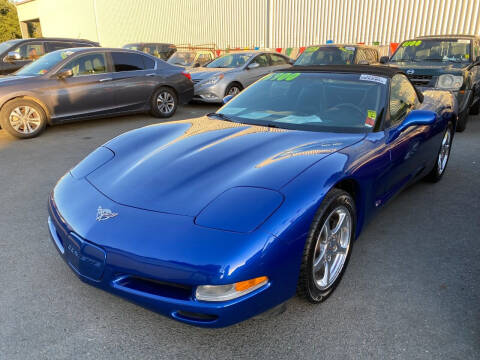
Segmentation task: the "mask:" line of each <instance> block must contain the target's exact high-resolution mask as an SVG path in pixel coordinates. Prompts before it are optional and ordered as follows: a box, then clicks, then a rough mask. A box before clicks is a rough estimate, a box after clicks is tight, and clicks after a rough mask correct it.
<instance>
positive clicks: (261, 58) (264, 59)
mask: <svg viewBox="0 0 480 360" xmlns="http://www.w3.org/2000/svg"><path fill="white" fill-rule="evenodd" d="M253 63H257V64H259V65H260V67H267V66H270V62H269V61H268V56H267V54H262V55H258V56H257V57H256V58H255V59H254V60H253V61H252V64H253Z"/></svg>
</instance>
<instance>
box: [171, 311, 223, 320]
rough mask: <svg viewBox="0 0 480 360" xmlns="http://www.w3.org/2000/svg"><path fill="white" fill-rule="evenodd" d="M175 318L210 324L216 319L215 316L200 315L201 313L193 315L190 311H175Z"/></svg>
mask: <svg viewBox="0 0 480 360" xmlns="http://www.w3.org/2000/svg"><path fill="white" fill-rule="evenodd" d="M175 315H176V317H178V318H181V319H185V320H193V321H202V322H212V321H215V320H217V319H218V316H216V315H209V314H201V313H194V312H190V311H182V310H180V311H177V312H176V313H175Z"/></svg>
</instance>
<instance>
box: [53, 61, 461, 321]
mask: <svg viewBox="0 0 480 360" xmlns="http://www.w3.org/2000/svg"><path fill="white" fill-rule="evenodd" d="M455 109H456V103H455V98H454V96H453V95H452V94H450V93H449V92H446V91H429V92H426V93H425V94H424V95H422V94H421V93H419V92H417V91H416V89H415V88H414V86H413V85H412V84H411V83H410V81H409V80H408V78H407V77H406V76H405V75H404V74H403V73H402V72H401V71H400V70H398V69H393V68H388V67H379V66H360V65H352V66H317V67H304V66H302V67H300V66H296V67H292V68H290V69H287V70H282V71H277V72H275V73H273V74H271V75H268V76H266V77H264V78H263V79H262V80H260V81H257V82H256V83H255V84H253V85H251V86H250V87H248V88H247V89H245V90H244V91H243V92H242V93H240V94H239V95H237V96H236V97H234V98H233V99H232V100H231V101H230V102H229V103H227V104H226V105H225V106H224V107H222V108H221V109H219V110H218V111H217V112H216V113H211V114H208V115H207V116H204V117H201V118H195V119H188V120H183V121H176V122H169V123H163V124H158V125H153V126H148V127H144V128H141V129H137V130H133V131H131V132H128V133H126V134H123V135H121V136H119V137H117V138H115V139H113V140H111V141H109V142H107V143H106V144H105V145H103V146H101V147H99V148H98V149H96V150H95V151H94V152H93V153H91V154H90V155H89V156H87V157H86V158H85V159H84V160H83V161H81V162H80V163H79V164H78V165H77V166H76V167H74V168H73V169H72V170H71V171H70V172H68V173H67V174H65V175H64V176H63V177H62V178H61V179H60V181H59V182H58V183H57V185H56V186H55V188H54V190H53V192H52V193H51V197H50V200H49V218H48V225H49V228H50V234H51V236H52V239H53V242H54V244H55V246H56V248H57V250H58V252H59V253H60V255H61V256H62V257H63V259H64V260H65V261H66V263H67V264H68V266H69V267H70V268H72V269H73V271H74V272H75V274H77V276H78V277H79V278H80V279H81V280H83V281H85V282H87V283H89V284H91V285H93V286H96V287H99V288H101V289H103V290H106V291H109V292H112V293H114V294H116V295H119V296H122V297H124V298H126V299H129V300H131V301H133V302H135V303H137V304H140V305H143V306H145V307H148V308H150V309H152V310H155V311H158V312H160V313H162V314H164V315H166V316H168V317H170V318H173V319H175V320H179V321H182V322H184V323H188V324H192V325H197V326H204V327H221V326H227V325H231V324H233V323H236V322H239V321H242V320H245V319H247V318H249V317H251V316H255V315H257V314H259V313H261V312H264V311H266V310H268V309H270V308H272V307H275V306H277V305H279V304H281V303H283V302H284V301H286V300H287V299H289V298H290V297H292V296H293V295H294V294H295V293H296V292H297V293H298V294H300V295H301V296H302V297H304V298H306V299H307V300H308V301H310V302H313V303H319V302H322V301H324V300H325V299H326V298H327V297H328V296H329V295H330V294H331V293H332V291H333V290H334V289H335V287H336V286H337V284H338V283H339V281H340V279H341V277H342V274H343V273H344V270H345V268H346V266H347V264H348V259H349V257H350V255H351V253H352V246H353V244H354V243H353V242H354V240H355V239H356V238H358V236H359V235H360V233H361V231H362V229H363V228H364V226H365V224H366V223H367V221H368V220H370V219H371V218H372V216H373V215H374V214H376V213H377V212H378V211H379V210H380V209H381V208H383V207H384V206H385V204H386V203H388V201H389V200H390V199H392V198H394V196H395V195H396V194H398V192H399V191H401V190H402V189H404V188H405V187H407V186H408V185H409V184H412V183H413V182H415V181H417V180H418V179H421V178H423V177H427V178H428V179H429V180H431V181H433V182H436V181H439V180H440V179H441V178H442V176H443V174H444V173H445V169H446V166H447V162H448V158H449V154H450V149H451V145H452V139H453V136H454V129H455V122H456V119H457V116H456V113H455ZM357 255H359V254H357ZM59 270H60V269H59ZM379 270H380V269H379Z"/></svg>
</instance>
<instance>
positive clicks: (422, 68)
mask: <svg viewBox="0 0 480 360" xmlns="http://www.w3.org/2000/svg"><path fill="white" fill-rule="evenodd" d="M389 66H391V67H396V68H399V69H402V70H403V71H407V70H413V71H414V73H413V74H409V75H415V74H419V75H442V74H455V73H458V74H461V73H462V72H463V71H464V70H465V68H466V67H467V66H468V64H464V63H447V64H443V63H432V62H421V63H411V62H398V63H391V64H389Z"/></svg>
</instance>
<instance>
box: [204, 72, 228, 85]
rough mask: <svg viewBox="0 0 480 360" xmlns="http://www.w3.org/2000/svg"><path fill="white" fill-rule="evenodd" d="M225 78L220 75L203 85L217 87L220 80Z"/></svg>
mask: <svg viewBox="0 0 480 360" xmlns="http://www.w3.org/2000/svg"><path fill="white" fill-rule="evenodd" d="M224 77H225V75H223V74H218V75H215V76H212V77H211V78H210V79H208V80H207V81H205V82H204V83H203V84H204V85H215V84H216V83H218V82H219V81H220V80H222V79H223V78H224Z"/></svg>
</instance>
